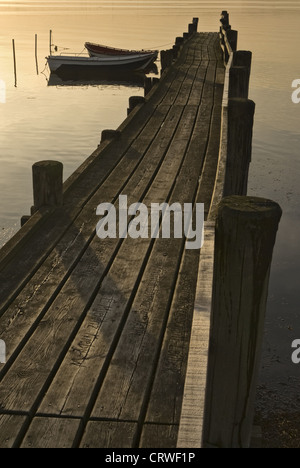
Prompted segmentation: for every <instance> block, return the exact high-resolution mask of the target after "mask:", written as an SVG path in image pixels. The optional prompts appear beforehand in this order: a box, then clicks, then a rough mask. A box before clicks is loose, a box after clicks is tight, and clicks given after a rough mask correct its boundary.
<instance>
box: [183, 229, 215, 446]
mask: <svg viewBox="0 0 300 468" xmlns="http://www.w3.org/2000/svg"><path fill="white" fill-rule="evenodd" d="M214 231H215V226H214V223H205V231H204V232H205V238H204V244H203V247H202V249H201V253H200V264H199V272H198V280H197V290H196V299H195V308H194V316H193V324H192V334H191V340H190V346H189V357H188V364H187V373H186V381H185V388H184V397H183V404H182V412H181V419H180V427H179V434H178V442H177V447H178V448H200V447H201V444H202V433H203V418H204V397H205V389H206V373H207V354H208V346H209V332H210V315H211V297H212V282H213V255H214Z"/></svg>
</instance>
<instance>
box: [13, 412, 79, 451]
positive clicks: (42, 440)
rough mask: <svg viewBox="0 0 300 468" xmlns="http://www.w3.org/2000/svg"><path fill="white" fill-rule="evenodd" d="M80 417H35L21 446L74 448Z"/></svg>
mask: <svg viewBox="0 0 300 468" xmlns="http://www.w3.org/2000/svg"><path fill="white" fill-rule="evenodd" d="M79 424H80V420H79V419H66V418H34V419H33V421H32V423H31V424H30V426H29V429H28V431H27V433H26V435H25V437H24V440H23V442H22V444H21V448H46V449H49V448H72V446H73V441H74V439H75V436H76V433H77V431H78V427H79Z"/></svg>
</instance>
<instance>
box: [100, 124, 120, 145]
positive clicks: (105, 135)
mask: <svg viewBox="0 0 300 468" xmlns="http://www.w3.org/2000/svg"><path fill="white" fill-rule="evenodd" d="M119 138H121V132H120V130H112V129H110V128H106V129H105V130H102V133H101V143H103V141H112V140H118V139H119Z"/></svg>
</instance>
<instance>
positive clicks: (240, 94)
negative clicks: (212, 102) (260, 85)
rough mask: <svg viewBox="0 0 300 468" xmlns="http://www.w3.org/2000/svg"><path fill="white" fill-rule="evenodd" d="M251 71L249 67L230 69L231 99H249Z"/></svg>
mask: <svg viewBox="0 0 300 468" xmlns="http://www.w3.org/2000/svg"><path fill="white" fill-rule="evenodd" d="M249 80H250V71H249V69H248V68H247V67H230V69H229V87H228V97H229V98H246V99H247V98H248V95H249Z"/></svg>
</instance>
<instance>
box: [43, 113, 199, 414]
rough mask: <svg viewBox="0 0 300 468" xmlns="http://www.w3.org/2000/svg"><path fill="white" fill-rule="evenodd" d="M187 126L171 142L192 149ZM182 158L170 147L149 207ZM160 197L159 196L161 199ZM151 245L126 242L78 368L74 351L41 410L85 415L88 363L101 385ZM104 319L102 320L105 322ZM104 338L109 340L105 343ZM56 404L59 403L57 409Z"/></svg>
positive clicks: (83, 340) (78, 345)
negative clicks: (107, 360) (101, 379)
mask: <svg viewBox="0 0 300 468" xmlns="http://www.w3.org/2000/svg"><path fill="white" fill-rule="evenodd" d="M190 111H191V109H189V112H188V111H186V112H187V114H188V115H189V117H190V118H191V119H192V118H194V114H193V113H192V114H191V113H190ZM188 127H189V125H186V123H183V122H182V123H181V124H180V128H179V129H178V132H177V137H176V142H177V143H173V141H175V140H173V141H172V144H174V145H175V146H177V144H178V143H179V142H180V144H181V145H185V146H186V145H187V143H188V141H186V136H185V135H186V132H187V128H188ZM165 131H166V129H165ZM159 145H161V142H159ZM161 149H162V148H161ZM149 154H150V156H151V161H152V163H153V162H154V154H153V153H152V152H150V153H149ZM181 159H182V154H181V152H180V151H179V152H178V154H177V155H174V152H173V150H172V145H171V146H170V148H169V150H168V152H167V155H166V156H165V159H164V161H163V164H162V166H161V168H160V171H159V173H158V174H157V176H156V178H155V184H156V185H155V186H154V185H153V183H152V186H151V190H150V191H149V192H148V194H147V197H146V199H145V200H144V203H146V204H147V201H148V202H149V203H148V205H149V206H150V203H151V202H152V201H153V200H157V202H162V201H164V200H165V199H166V198H167V197H168V192H169V191H170V188H171V187H172V184H173V177H175V175H176V174H177V172H178V169H179V168H180V162H181ZM162 180H163V183H162V182H161V181H162ZM138 185H139V183H137V181H136V182H135V184H134V185H133V186H132V187H131V190H129V191H128V193H130V194H131V196H130V199H129V203H130V201H131V200H132V201H134V198H133V197H134V195H135V190H136V188H137V187H138ZM153 187H155V193H153ZM156 193H157V196H156ZM158 196H159V198H157V197H158ZM148 205H147V206H148ZM150 242H151V241H150V239H131V238H128V239H126V240H125V241H124V243H123V245H122V247H121V249H120V251H119V254H118V257H117V258H116V261H115V262H114V263H113V265H112V269H111V270H110V272H109V276H107V277H106V278H105V280H104V282H103V284H102V285H101V289H100V290H99V293H98V295H97V298H96V299H95V302H94V304H93V306H92V308H91V309H90V311H89V312H88V316H87V318H86V320H85V322H84V323H83V325H82V327H81V330H80V332H79V334H78V336H77V337H76V340H75V343H74V344H73V346H72V349H74V350H80V351H79V359H78V355H77V366H76V367H74V365H73V366H72V365H71V364H72V362H74V358H75V357H76V356H75V355H74V353H72V352H70V353H68V355H67V357H66V360H65V361H64V363H63V366H62V368H61V369H60V370H59V372H58V374H57V376H56V378H55V381H54V383H53V385H52V386H51V387H50V389H49V392H48V393H47V395H46V398H45V400H44V402H43V404H42V406H41V408H40V411H42V412H53V411H55V412H56V411H63V413H64V414H72V415H82V412H84V411H85V407H86V406H87V405H88V402H89V399H90V398H91V393H92V391H93V385H91V388H87V387H86V386H84V384H83V383H84V382H85V381H86V379H87V375H86V371H87V370H88V369H87V368H86V366H85V361H86V360H88V359H91V358H92V356H97V357H98V359H97V362H95V364H94V366H93V374H91V370H89V376H88V378H89V380H90V381H91V382H96V381H97V379H98V377H99V374H100V372H101V369H102V366H103V365H104V363H105V359H106V357H107V356H109V349H110V347H111V345H112V344H113V343H114V336H115V334H117V335H118V333H120V330H118V328H119V327H121V328H122V326H123V323H122V321H123V320H124V318H123V315H124V314H125V318H126V313H128V312H126V308H127V307H128V305H130V301H131V295H132V294H133V297H134V294H135V288H136V286H135V283H136V281H139V271H140V269H143V268H144V266H145V263H146V262H147V251H148V249H149V246H150ZM143 265H144V266H143ZM94 316H96V318H97V320H95V317H94ZM102 316H103V319H101V317H102ZM109 317H111V318H109ZM104 319H105V320H104ZM102 337H105V340H103V339H102ZM71 351H72V350H71ZM78 392H80V404H79V403H78ZM58 395H59V396H58ZM54 404H55V405H56V406H55V408H54V406H53V405H54Z"/></svg>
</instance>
